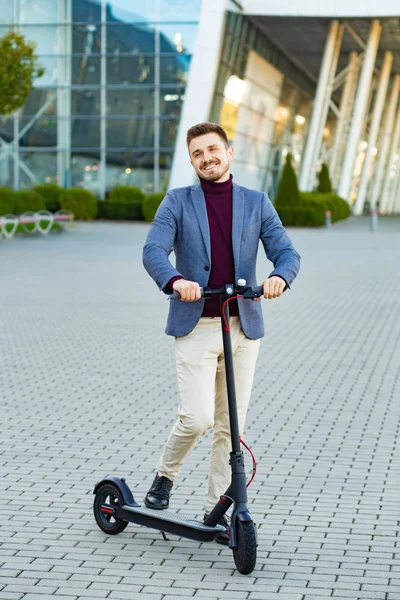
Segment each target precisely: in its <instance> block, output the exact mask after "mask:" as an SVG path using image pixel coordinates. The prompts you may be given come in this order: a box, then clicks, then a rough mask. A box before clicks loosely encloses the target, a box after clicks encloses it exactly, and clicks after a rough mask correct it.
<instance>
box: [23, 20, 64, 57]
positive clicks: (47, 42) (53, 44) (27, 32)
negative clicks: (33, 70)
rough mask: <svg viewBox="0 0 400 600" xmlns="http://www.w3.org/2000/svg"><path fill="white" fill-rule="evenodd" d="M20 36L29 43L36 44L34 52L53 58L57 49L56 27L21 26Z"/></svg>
mask: <svg viewBox="0 0 400 600" xmlns="http://www.w3.org/2000/svg"><path fill="white" fill-rule="evenodd" d="M21 33H22V35H23V36H24V37H25V38H26V39H27V40H28V41H30V42H35V43H36V49H35V52H36V54H38V55H39V56H40V55H41V54H43V55H47V56H54V55H56V54H57V49H58V31H57V26H56V25H23V26H22V27H21Z"/></svg>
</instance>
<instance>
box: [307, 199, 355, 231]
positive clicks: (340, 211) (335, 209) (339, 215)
mask: <svg viewBox="0 0 400 600" xmlns="http://www.w3.org/2000/svg"><path fill="white" fill-rule="evenodd" d="M300 198H301V203H302V205H303V206H305V205H307V206H318V207H319V206H322V207H323V208H324V211H325V212H326V211H327V210H329V211H330V212H331V221H332V223H335V222H336V221H341V220H342V219H347V218H348V217H349V216H350V213H351V210H350V206H349V204H348V202H346V200H343V198H340V196H337V195H336V194H333V193H331V194H319V193H317V192H300Z"/></svg>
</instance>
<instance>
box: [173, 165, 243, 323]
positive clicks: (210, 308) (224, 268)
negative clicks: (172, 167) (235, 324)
mask: <svg viewBox="0 0 400 600" xmlns="http://www.w3.org/2000/svg"><path fill="white" fill-rule="evenodd" d="M200 185H201V188H202V190H203V193H204V197H205V199H206V208H207V215H208V224H209V228H210V241H211V270H210V278H209V280H208V287H210V288H220V287H222V286H223V285H225V284H226V283H235V265H234V262H233V247H232V175H231V176H230V178H229V179H228V181H223V182H222V183H211V182H209V181H206V180H204V179H200ZM177 279H183V278H181V277H173V278H172V279H171V280H170V281H169V282H168V288H169V289H170V290H172V285H173V283H174V281H176V280H177ZM229 312H230V314H231V315H232V316H237V315H238V314H239V312H238V306H237V301H236V300H232V302H230V303H229ZM219 315H220V308H219V298H218V297H213V298H210V299H209V300H206V301H205V303H204V310H203V314H202V316H203V317H218V316H219Z"/></svg>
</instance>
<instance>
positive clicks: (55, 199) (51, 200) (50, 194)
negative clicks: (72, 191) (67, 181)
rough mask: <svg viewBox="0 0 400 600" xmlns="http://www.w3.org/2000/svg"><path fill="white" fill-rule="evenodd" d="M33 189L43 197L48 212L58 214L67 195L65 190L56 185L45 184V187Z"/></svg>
mask: <svg viewBox="0 0 400 600" xmlns="http://www.w3.org/2000/svg"><path fill="white" fill-rule="evenodd" d="M33 189H34V190H35V191H36V192H38V193H39V194H40V195H41V196H42V198H43V199H44V203H45V205H46V209H47V210H49V211H50V212H57V211H58V210H60V208H61V201H62V198H63V196H64V193H65V190H64V188H62V187H60V186H58V185H56V184H55V183H45V184H43V185H37V186H36V187H34V188H33Z"/></svg>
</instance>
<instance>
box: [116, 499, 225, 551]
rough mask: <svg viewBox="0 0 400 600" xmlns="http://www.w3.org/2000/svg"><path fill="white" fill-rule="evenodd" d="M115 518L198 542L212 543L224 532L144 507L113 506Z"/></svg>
mask: <svg viewBox="0 0 400 600" xmlns="http://www.w3.org/2000/svg"><path fill="white" fill-rule="evenodd" d="M113 508H114V510H115V517H116V518H118V519H122V520H123V521H129V522H130V523H136V524H137V525H143V526H144V527H151V528H152V529H159V530H160V531H165V532H166V533H172V534H174V535H179V536H182V537H185V538H189V539H191V540H197V541H199V542H212V541H213V540H214V538H215V536H216V535H217V534H218V533H222V532H224V531H225V528H224V527H223V526H222V525H216V526H215V527H209V526H207V525H204V523H202V522H201V521H197V520H196V519H191V518H190V517H187V516H185V515H181V514H175V513H173V512H169V511H166V510H155V509H153V508H147V507H145V506H143V507H142V506H130V505H128V504H124V505H123V506H113Z"/></svg>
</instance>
